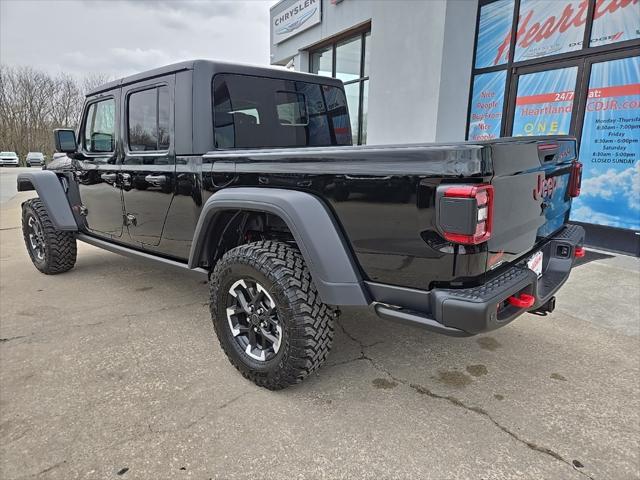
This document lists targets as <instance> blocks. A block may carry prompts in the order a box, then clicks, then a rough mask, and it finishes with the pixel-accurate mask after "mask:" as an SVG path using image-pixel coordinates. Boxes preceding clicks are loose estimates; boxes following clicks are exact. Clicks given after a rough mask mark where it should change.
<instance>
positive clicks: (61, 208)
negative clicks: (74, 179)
mask: <svg viewBox="0 0 640 480" xmlns="http://www.w3.org/2000/svg"><path fill="white" fill-rule="evenodd" d="M17 182H18V191H19V192H27V191H29V190H35V191H36V192H37V193H38V197H40V200H42V203H43V204H44V208H46V210H47V213H48V214H49V217H50V218H51V222H52V223H53V226H54V227H55V228H56V230H66V231H72V232H77V231H78V225H77V223H76V220H75V218H74V216H73V212H72V211H71V206H70V205H69V200H68V199H67V195H66V193H65V191H64V188H63V187H62V184H61V183H60V179H59V178H58V176H57V175H56V174H55V173H54V172H52V171H50V170H37V171H34V172H24V173H20V174H18V180H17Z"/></svg>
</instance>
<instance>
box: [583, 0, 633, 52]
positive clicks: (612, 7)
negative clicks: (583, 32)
mask: <svg viewBox="0 0 640 480" xmlns="http://www.w3.org/2000/svg"><path fill="white" fill-rule="evenodd" d="M634 38H640V5H638V2H637V0H601V1H599V2H596V7H595V10H594V12H593V27H591V41H590V42H589V45H590V46H591V47H597V46H599V45H608V44H610V43H615V42H624V41H626V40H633V39H634Z"/></svg>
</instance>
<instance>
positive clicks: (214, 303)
mask: <svg viewBox="0 0 640 480" xmlns="http://www.w3.org/2000/svg"><path fill="white" fill-rule="evenodd" d="M210 293H211V303H210V308H211V316H212V320H213V325H214V328H215V331H216V334H217V336H218V340H219V341H220V345H221V346H222V349H223V350H224V352H225V353H226V355H227V357H228V358H229V360H230V361H231V363H232V364H233V365H234V366H235V367H236V368H237V369H238V370H239V371H240V372H241V373H242V375H244V376H245V377H246V378H248V379H249V380H251V381H253V382H254V383H256V384H257V385H259V386H261V387H266V388H269V389H271V390H279V389H281V388H285V387H287V386H289V385H292V384H295V383H298V382H300V381H302V379H304V378H305V377H306V376H307V375H309V374H310V373H311V372H313V371H314V370H316V369H317V368H318V367H319V366H320V365H321V364H322V363H323V362H324V360H325V359H326V358H327V355H328V354H329V350H330V348H331V343H332V340H333V311H332V310H331V308H330V307H328V306H327V305H325V304H324V303H322V302H321V300H320V298H319V297H318V292H317V290H316V288H315V285H314V284H313V281H312V279H311V274H310V273H309V270H308V269H307V267H306V265H305V263H304V259H303V258H302V255H301V254H300V252H299V251H298V250H297V249H296V248H294V247H291V246H289V245H288V244H286V243H282V242H274V241H263V242H256V243H250V244H247V245H242V246H240V247H236V248H234V249H232V250H230V251H229V252H227V253H226V254H225V255H224V256H223V257H222V258H221V259H220V261H219V262H218V263H217V264H216V267H215V269H214V270H213V272H212V274H211V279H210Z"/></svg>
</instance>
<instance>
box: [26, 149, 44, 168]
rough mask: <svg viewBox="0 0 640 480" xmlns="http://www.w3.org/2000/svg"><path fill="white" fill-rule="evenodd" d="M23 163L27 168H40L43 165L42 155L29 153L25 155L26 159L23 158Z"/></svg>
mask: <svg viewBox="0 0 640 480" xmlns="http://www.w3.org/2000/svg"><path fill="white" fill-rule="evenodd" d="M25 163H26V164H27V167H30V166H32V165H38V166H42V165H44V155H43V154H42V152H29V153H27V158H25Z"/></svg>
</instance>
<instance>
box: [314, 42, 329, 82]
mask: <svg viewBox="0 0 640 480" xmlns="http://www.w3.org/2000/svg"><path fill="white" fill-rule="evenodd" d="M310 70H311V73H317V74H318V75H325V76H327V77H331V76H332V75H333V49H332V48H331V47H328V48H324V49H322V50H318V51H316V52H313V53H312V54H311V69H310Z"/></svg>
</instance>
